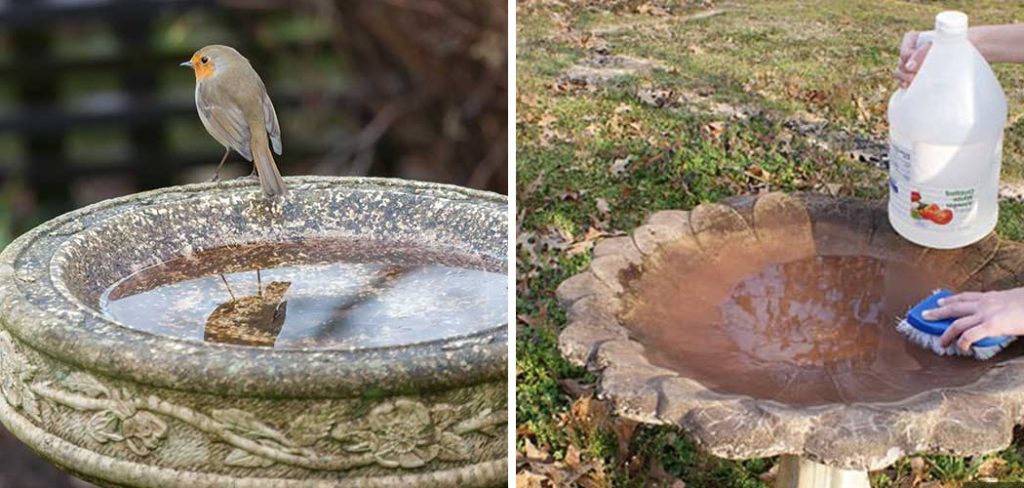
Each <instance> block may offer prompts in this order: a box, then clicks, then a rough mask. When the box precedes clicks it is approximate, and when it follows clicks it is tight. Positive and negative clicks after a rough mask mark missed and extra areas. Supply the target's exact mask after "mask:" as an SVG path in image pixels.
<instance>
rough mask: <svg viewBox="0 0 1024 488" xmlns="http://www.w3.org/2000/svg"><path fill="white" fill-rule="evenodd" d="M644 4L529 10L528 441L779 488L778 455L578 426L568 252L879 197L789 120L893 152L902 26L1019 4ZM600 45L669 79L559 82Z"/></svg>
mask: <svg viewBox="0 0 1024 488" xmlns="http://www.w3.org/2000/svg"><path fill="white" fill-rule="evenodd" d="M644 3H645V2H631V1H628V0H623V1H601V2H597V1H594V2H565V3H555V2H538V1H526V2H520V3H519V4H518V7H519V9H518V17H517V22H518V25H517V27H516V28H517V37H518V40H517V43H518V45H517V50H518V59H517V72H518V79H517V90H518V91H517V93H518V94H517V100H516V103H517V124H516V129H517V131H518V133H517V155H516V161H517V163H516V164H517V168H516V170H517V185H518V188H517V197H518V200H517V205H518V208H517V211H518V216H519V218H518V219H517V225H518V230H519V237H518V239H519V243H520V245H519V246H517V288H516V289H517V297H518V299H517V310H516V312H517V315H518V316H520V317H521V318H523V320H521V321H520V323H519V324H518V328H517V330H518V334H517V340H516V347H517V353H516V357H517V393H516V396H517V407H516V410H517V423H518V425H517V431H518V432H519V433H520V435H519V438H518V440H517V446H518V448H519V449H520V450H522V449H523V448H524V446H525V442H526V440H529V441H530V442H531V443H532V444H533V445H535V446H538V447H539V448H540V449H542V450H544V451H546V452H549V453H550V454H551V455H552V457H553V458H554V459H556V460H560V459H563V457H564V456H565V455H566V453H567V450H568V449H569V446H570V445H572V446H575V447H576V448H578V449H579V450H580V451H581V452H583V453H584V457H586V458H587V459H588V460H591V461H594V462H598V463H600V464H601V465H602V466H603V473H604V476H601V477H595V481H594V483H595V485H597V486H600V485H615V486H629V487H633V486H635V487H640V486H647V485H649V484H657V483H661V482H665V483H667V481H666V479H669V478H679V479H681V480H683V481H685V482H686V484H687V486H697V487H724V486H728V487H733V486H736V487H753V486H768V484H767V483H766V482H764V481H762V480H761V479H760V478H759V476H760V475H762V474H764V473H765V472H766V471H768V470H769V469H770V468H771V467H772V466H773V465H774V463H775V460H774V459H760V460H751V461H744V462H735V461H728V460H721V459H717V458H714V457H712V456H709V455H707V454H705V453H702V452H701V451H700V450H699V449H698V448H697V447H696V446H695V445H694V444H693V442H692V441H691V440H690V439H689V438H688V437H687V436H686V435H685V433H683V432H682V431H680V430H679V429H676V428H672V427H647V426H642V427H640V428H638V429H637V430H636V432H635V433H634V434H633V436H632V438H631V440H629V441H628V445H625V446H621V447H622V449H620V446H618V445H617V444H618V442H619V441H618V440H616V437H615V435H614V433H613V432H611V430H612V429H609V428H608V426H607V425H603V424H600V423H598V424H595V425H596V427H594V428H591V429H589V430H588V429H581V428H579V426H578V423H579V422H578V421H576V420H573V415H574V412H573V410H572V407H573V404H574V401H577V400H575V399H574V398H573V397H571V396H570V395H569V394H567V392H566V389H565V388H564V387H563V386H562V385H561V382H564V381H565V380H575V381H577V382H580V383H583V384H591V383H593V381H594V378H593V376H592V375H590V374H588V373H587V372H586V371H584V370H582V369H580V368H576V367H574V366H572V365H570V364H569V363H567V362H566V361H565V360H564V359H562V358H561V356H560V354H559V352H558V348H557V335H558V332H559V331H560V330H561V328H562V327H563V326H564V325H565V317H564V312H563V311H562V310H561V309H560V308H559V307H558V305H557V303H556V301H555V299H554V290H555V288H556V287H557V286H558V284H559V283H561V281H562V280H564V279H565V278H567V277H569V276H571V275H573V274H575V273H577V272H579V271H580V270H582V269H583V268H584V267H586V265H587V264H588V263H589V253H588V252H585V251H586V250H585V249H584V250H583V252H575V253H574V252H571V247H570V245H571V244H570V243H578V242H579V241H581V240H584V239H583V238H582V236H585V235H587V233H588V232H595V231H599V232H603V233H611V234H614V233H618V232H627V231H629V230H631V229H632V228H633V227H635V226H636V225H638V224H639V223H640V221H641V220H642V219H643V218H644V217H645V216H646V215H648V214H649V213H651V212H653V211H656V210H659V209H666V208H683V209H688V208H692V207H693V206H695V205H698V204H700V203H702V202H708V201H715V200H718V199H721V198H723V197H726V196H731V195H737V194H745V193H754V192H758V191H763V190H784V191H826V190H827V191H830V192H837V193H840V194H848V195H857V196H861V197H866V198H879V197H883V196H885V195H886V188H885V185H884V182H885V178H886V174H885V172H884V171H882V170H879V169H877V168H874V167H872V166H870V165H867V164H864V163H861V162H858V161H854V160H852V159H851V158H849V157H848V156H847V155H846V154H845V151H844V150H842V149H846V148H843V147H840V148H839V149H840V150H836V149H835V148H831V149H825V148H822V147H819V146H816V145H814V144H813V143H812V142H811V141H809V140H808V138H807V137H806V136H805V135H803V134H801V133H799V132H796V131H793V130H791V129H790V128H788V127H787V125H786V124H785V121H786V120H787V119H793V118H796V119H803V120H824V121H827V122H828V127H829V129H830V130H835V131H841V132H843V133H847V134H852V135H856V136H860V137H864V138H867V139H871V140H877V141H884V137H885V133H886V130H887V129H886V125H885V102H886V100H887V97H888V96H889V94H890V93H891V91H892V89H893V88H894V87H893V85H892V83H891V81H890V79H889V71H890V70H891V67H892V66H893V65H894V63H895V59H896V54H897V52H896V48H897V45H898V42H899V39H900V37H901V35H902V33H903V32H904V31H906V30H909V29H912V28H921V29H923V28H927V26H928V25H929V24H930V23H931V22H932V18H933V16H934V14H935V13H936V12H938V11H940V10H942V9H945V8H947V7H956V6H958V5H959V6H962V7H963V8H966V9H967V11H968V13H969V14H971V15H972V21H974V22H978V23H983V22H999V21H1004V22H1009V21H1013V20H1014V19H1015V18H1020V17H1021V16H1024V5H1016V4H1014V5H1010V4H1005V3H1001V2H994V1H987V2H971V3H970V4H967V3H956V2H922V3H917V2H897V1H881V0H875V1H869V2H842V1H838V0H833V1H825V2H796V1H772V2H769V1H756V2H755V1H751V2H734V3H722V4H719V5H717V6H716V8H719V9H722V10H724V13H722V14H720V15H716V16H712V17H708V18H704V19H701V20H687V18H686V17H687V16H688V15H691V14H693V13H695V12H700V11H702V7H700V6H699V5H697V4H698V3H699V2H668V3H665V2H662V3H659V4H658V5H661V6H665V7H667V10H668V11H669V15H648V14H641V13H638V9H639V7H641V6H642V5H644ZM595 32H596V34H595ZM593 50H607V51H608V52H610V53H611V54H613V55H629V56H633V57H639V58H644V59H651V60H655V61H657V62H658V63H660V64H661V65H662V66H663V67H664V69H661V70H654V71H651V72H647V73H640V74H636V75H633V76H629V77H626V78H624V79H621V80H617V81H615V82H613V83H610V84H607V85H600V86H588V87H579V86H568V87H567V86H566V85H565V84H564V83H559V79H560V77H561V76H562V74H564V73H565V72H566V70H567V69H569V67H571V66H573V65H574V64H576V63H579V62H581V60H583V59H584V58H586V57H587V56H588V52H592V51H593ZM997 72H998V74H999V76H1000V79H1001V80H1002V81H1003V84H1004V89H1005V91H1006V93H1007V96H1008V99H1009V101H1010V106H1011V117H1013V118H1014V120H1016V118H1017V116H1018V115H1021V114H1024V91H1022V90H1024V69H1022V68H1021V67H1018V66H1000V67H998V68H997ZM650 89H660V90H671V91H672V93H673V95H672V100H674V101H673V102H672V103H670V104H669V105H668V106H666V107H662V108H656V107H653V106H649V105H647V104H645V103H644V102H642V101H641V99H640V98H639V97H638V96H637V94H638V90H650ZM718 104H729V105H730V106H734V107H751V108H754V109H757V110H756V111H755V112H756V113H755V114H754V115H752V116H749V117H745V118H737V117H728V116H726V115H723V114H722V113H718V112H716V110H715V107H716V106H717V105H718ZM1022 131H1024V128H1022V126H1021V123H1019V122H1018V123H1017V124H1016V125H1014V126H1012V127H1011V128H1010V130H1009V131H1008V132H1007V135H1006V143H1005V144H1006V149H1005V151H1004V168H1006V171H1005V172H1004V178H1005V179H1017V178H1018V175H1020V174H1024V170H1022V168H1024V161H1022V160H1021V153H1022V151H1021V150H1020V149H1022V148H1024V137H1022V136H1024V134H1022ZM624 162H625V164H624ZM613 168H614V169H618V170H619V172H618V173H615V172H614V171H613ZM1000 209H1001V214H1000V221H999V227H998V229H997V230H998V232H999V233H1000V234H1001V235H1003V236H1005V237H1007V238H1010V239H1014V240H1022V239H1024V224H1022V223H1021V222H1024V204H1021V203H1014V202H1003V203H1002V204H1001V206H1000ZM574 422H575V423H574ZM567 426H569V427H567ZM1022 445H1024V442H1021V441H1019V440H1018V441H1015V443H1014V444H1013V446H1011V447H1010V448H1008V449H1007V450H1004V451H1002V452H1000V453H997V454H995V456H997V457H998V458H1000V459H1002V460H1003V461H1005V464H1004V465H1003V466H1002V468H1001V469H1002V471H1001V477H1000V479H1003V480H1020V479H1024V461H1022V460H1021V450H1022V447H1021V446H1022ZM924 459H925V468H926V472H925V473H923V474H921V476H920V477H919V481H926V480H937V481H941V482H943V483H947V484H950V485H952V486H956V485H958V484H959V483H962V482H963V481H966V480H972V479H976V478H977V477H978V476H979V473H978V469H979V466H981V465H982V462H983V461H984V460H983V459H980V458H973V459H971V458H968V459H965V458H957V457H949V456H925V457H924ZM654 467H657V468H658V470H655V469H654ZM659 470H660V472H658V471H659ZM913 476H914V474H913V473H912V472H911V465H910V463H909V460H907V459H904V460H901V461H900V462H898V463H896V464H895V465H894V466H892V467H890V468H888V469H886V470H884V471H882V472H878V473H873V474H872V480H873V483H874V485H875V486H878V487H894V488H895V487H903V486H911V484H908V483H911V482H913V478H912V477H913ZM666 477H668V478H666Z"/></svg>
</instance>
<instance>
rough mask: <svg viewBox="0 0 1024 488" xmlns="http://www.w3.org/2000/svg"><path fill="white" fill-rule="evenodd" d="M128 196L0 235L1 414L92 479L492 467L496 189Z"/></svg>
mask: <svg viewBox="0 0 1024 488" xmlns="http://www.w3.org/2000/svg"><path fill="white" fill-rule="evenodd" d="M289 183H290V190H291V191H290V192H289V194H288V196H287V197H286V198H283V199H276V200H274V199H266V198H263V197H262V196H261V195H260V191H259V188H258V187H257V185H256V184H255V182H254V181H252V180H236V181H231V182H226V183H221V184H199V185H187V186H180V187H173V188H167V189H162V190H157V191H152V192H148V193H141V194H137V195H131V196H128V197H124V198H118V199H115V200H110V201H107V202H102V203H99V204H96V205H92V206H90V207H87V208H84V209H81V210H78V211H75V212H72V213H70V214H67V215H64V216H62V217H59V218H57V219H54V220H52V221H50V222H47V223H45V224H43V225H41V226H39V227H37V228H36V229H34V230H32V231H31V232H29V233H27V234H25V235H23V236H22V237H20V238H18V239H17V240H16V241H15V242H14V243H12V244H11V245H10V246H9V247H8V248H7V249H6V250H4V251H3V253H2V254H0V393H2V396H3V400H0V420H2V421H3V423H4V425H6V426H7V428H8V429H9V430H10V431H11V432H13V433H14V434H15V435H16V436H17V437H18V438H20V439H21V440H22V441H23V442H25V443H26V444H28V445H29V446H30V447H32V448H33V449H35V450H36V451H37V452H39V453H40V454H41V455H43V456H44V457H46V458H47V459H49V460H50V461H51V462H53V463H54V464H56V465H58V466H60V467H62V468H63V469H66V470H68V471H70V472H72V473H73V474H75V475H76V476H79V477H82V478H84V479H87V480H89V481H92V482H94V483H97V484H99V485H102V486H126V487H128V486H130V487H161V488H162V487H176V486H181V487H225V486H237V487H242V486H245V487H268V488H269V487H273V488H284V487H299V486H301V487H327V486H332V487H333V486H406V485H409V486H431V487H434V486H493V485H499V484H504V480H505V479H506V466H507V461H506V452H507V447H506V429H507V427H506V422H507V419H506V407H507V393H506V392H507V387H506V364H507V349H506V344H507V328H506V324H507V311H506V309H507V305H506V303H507V302H506V298H505V297H506V293H507V284H506V277H505V274H504V273H505V266H506V262H507V258H506V251H507V238H506V231H507V226H506V222H507V217H506V207H507V203H506V199H505V198H504V197H502V196H499V195H494V194H490V193H484V192H478V191H473V190H468V189H463V188H458V187H452V186H446V185H437V184H426V183H415V182H407V181H400V180H387V179H372V178H324V177H302V178H289Z"/></svg>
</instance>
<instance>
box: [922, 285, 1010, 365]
mask: <svg viewBox="0 0 1024 488" xmlns="http://www.w3.org/2000/svg"><path fill="white" fill-rule="evenodd" d="M922 315H923V316H924V318H925V320H942V319H949V318H956V320H954V321H953V323H952V324H951V325H950V326H949V328H948V329H946V332H945V333H943V334H942V337H941V338H940V341H941V342H942V347H948V346H949V345H950V344H952V343H953V341H956V343H957V346H958V347H959V348H960V349H961V350H963V351H965V352H966V351H967V350H969V349H970V347H971V344H974V343H975V342H978V341H980V340H982V339H985V338H987V337H998V336H1019V335H1024V287H1022V288H1014V289H1012V290H1004V291H990V292H984V293H982V292H976V291H968V292H964V293H958V294H956V295H953V296H949V297H946V298H943V299H940V300H939V307H938V308H933V309H931V310H928V311H925V312H924V313H923V314H922Z"/></svg>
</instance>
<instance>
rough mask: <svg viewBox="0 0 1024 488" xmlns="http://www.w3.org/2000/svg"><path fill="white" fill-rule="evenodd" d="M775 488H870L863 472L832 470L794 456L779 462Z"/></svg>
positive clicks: (783, 458)
mask: <svg viewBox="0 0 1024 488" xmlns="http://www.w3.org/2000/svg"><path fill="white" fill-rule="evenodd" d="M775 487H776V488H871V483H870V482H869V481H868V473H867V471H863V470H851V469H841V468H834V467H831V466H826V465H824V464H821V463H816V462H814V461H811V460H809V459H804V458H800V457H798V456H794V455H791V454H789V455H784V456H782V457H781V458H780V460H779V472H778V474H777V475H776V477H775Z"/></svg>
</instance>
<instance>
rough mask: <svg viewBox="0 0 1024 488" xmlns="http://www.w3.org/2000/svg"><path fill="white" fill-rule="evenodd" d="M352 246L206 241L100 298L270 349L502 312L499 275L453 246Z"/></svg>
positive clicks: (159, 327) (437, 329)
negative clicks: (436, 249)
mask: <svg viewBox="0 0 1024 488" xmlns="http://www.w3.org/2000/svg"><path fill="white" fill-rule="evenodd" d="M354 246H356V244H351V243H347V244H346V245H344V246H340V247H339V246H335V248H334V249H331V250H330V253H328V252H327V251H326V250H327V249H328V247H329V246H325V245H323V244H318V246H317V247H315V248H311V247H305V246H301V245H295V246H292V247H288V245H284V244H282V245H276V246H246V247H238V246H235V247H231V248H220V249H214V250H210V251H205V252H202V253H197V254H194V255H192V256H189V257H183V258H179V259H175V260H171V261H167V262H165V263H162V264H160V265H158V266H154V267H151V268H147V269H144V270H142V271H140V272H138V273H136V274H134V275H131V276H129V277H128V278H126V279H124V280H122V281H121V282H119V283H116V284H115V285H114V286H112V287H110V288H109V289H108V290H107V291H106V293H104V295H103V297H102V298H101V303H100V306H101V307H102V309H103V310H104V312H105V313H106V314H107V315H108V316H110V317H111V318H112V319H114V320H116V321H118V322H120V323H122V324H124V325H125V326H127V327H131V328H134V329H139V330H144V331H147V332H151V333H154V334H159V335H165V336H171V337H177V338H181V339H188V340H196V341H203V340H207V341H214V342H226V343H231V344H246V345H260V346H273V347H275V348H278V349H296V348H366V347H382V346H392V345H400V344H408V343H415V342H423V341H431V340H438V339H443V338H447V337H453V336H460V335H465V334H472V333H474V332H478V331H480V330H483V329H488V328H491V327H494V326H498V325H501V324H503V323H505V321H506V318H505V310H506V298H505V297H506V292H507V284H506V279H505V276H504V275H502V274H499V273H492V272H488V271H482V270H479V269H473V268H471V267H469V266H475V265H478V264H477V263H474V262H472V261H471V260H470V259H468V258H465V259H464V258H460V257H459V256H457V255H451V253H448V254H445V255H442V254H433V255H427V254H425V253H424V252H422V251H421V252H418V253H412V252H409V251H404V252H399V251H396V250H394V249H385V250H380V249H375V250H367V249H358V248H356V247H354ZM372 257H376V258H378V260H377V261H373V260H371V259H370V258H372ZM356 259H358V260H359V261H356ZM464 266H465V267H464ZM256 269H259V270H260V272H259V277H258V278H255V279H254V277H255V276H256V273H255V272H254V270H256ZM261 280H262V282H263V283H269V284H268V285H266V287H265V288H262V287H261V285H260V281H261Z"/></svg>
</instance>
